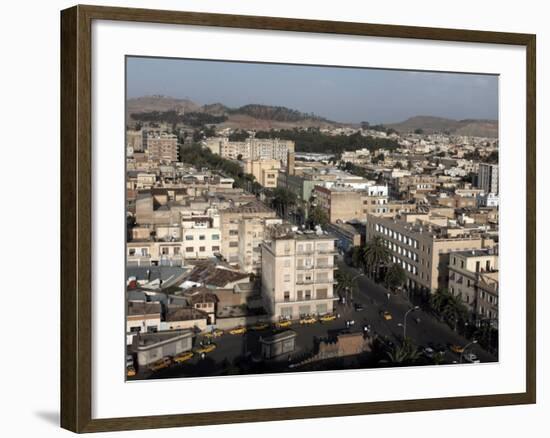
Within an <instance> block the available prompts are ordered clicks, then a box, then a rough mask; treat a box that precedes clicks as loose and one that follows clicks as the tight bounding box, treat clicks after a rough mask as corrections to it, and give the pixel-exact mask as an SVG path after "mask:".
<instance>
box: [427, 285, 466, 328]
mask: <svg viewBox="0 0 550 438" xmlns="http://www.w3.org/2000/svg"><path fill="white" fill-rule="evenodd" d="M429 304H430V307H431V308H432V310H433V311H434V312H435V313H436V314H438V315H439V317H440V318H441V319H443V320H444V321H445V322H446V323H447V324H448V325H449V326H450V327H452V328H453V330H456V329H457V327H458V324H463V323H464V322H466V321H467V320H468V314H469V312H468V309H467V308H466V306H465V305H464V303H463V302H462V299H461V298H460V296H458V295H453V294H451V293H450V292H449V291H448V290H447V289H438V290H437V291H436V292H435V293H434V294H433V295H431V296H430V300H429Z"/></svg>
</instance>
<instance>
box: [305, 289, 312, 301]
mask: <svg viewBox="0 0 550 438" xmlns="http://www.w3.org/2000/svg"><path fill="white" fill-rule="evenodd" d="M305 293H306V297H305V298H306V301H307V300H311V291H310V290H306V291H305Z"/></svg>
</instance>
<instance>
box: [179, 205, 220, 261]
mask: <svg viewBox="0 0 550 438" xmlns="http://www.w3.org/2000/svg"><path fill="white" fill-rule="evenodd" d="M181 223H182V246H183V254H182V255H183V258H184V259H206V258H211V257H214V256H215V255H216V254H220V253H221V240H222V233H221V230H220V217H219V215H218V214H211V215H209V216H187V217H185V216H184V217H182V221H181Z"/></svg>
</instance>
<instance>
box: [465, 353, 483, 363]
mask: <svg viewBox="0 0 550 438" xmlns="http://www.w3.org/2000/svg"><path fill="white" fill-rule="evenodd" d="M464 360H465V361H466V362H468V363H480V362H481V361H480V360H479V358H478V357H477V356H476V355H475V354H474V353H468V354H465V355H464Z"/></svg>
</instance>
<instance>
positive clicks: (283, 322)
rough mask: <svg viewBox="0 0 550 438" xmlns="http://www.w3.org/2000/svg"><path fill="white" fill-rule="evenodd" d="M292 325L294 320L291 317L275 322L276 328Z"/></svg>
mask: <svg viewBox="0 0 550 438" xmlns="http://www.w3.org/2000/svg"><path fill="white" fill-rule="evenodd" d="M291 325H292V321H291V320H290V319H283V320H281V321H278V322H276V323H275V328H278V329H280V328H285V327H290V326H291Z"/></svg>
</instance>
